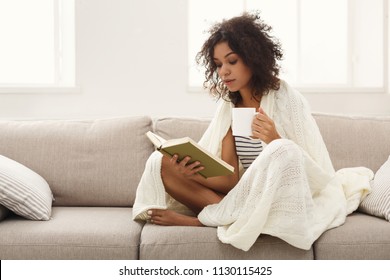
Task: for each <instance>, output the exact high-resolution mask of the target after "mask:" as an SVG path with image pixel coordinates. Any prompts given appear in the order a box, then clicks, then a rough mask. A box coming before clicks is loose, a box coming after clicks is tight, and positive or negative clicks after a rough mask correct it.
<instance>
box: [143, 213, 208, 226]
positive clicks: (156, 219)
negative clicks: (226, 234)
mask: <svg viewBox="0 0 390 280" xmlns="http://www.w3.org/2000/svg"><path fill="white" fill-rule="evenodd" d="M148 215H149V216H150V222H151V223H153V224H156V225H161V226H203V224H202V223H201V222H200V221H199V220H198V218H197V217H191V216H187V215H183V214H179V213H177V212H175V211H172V210H162V209H152V210H149V211H148Z"/></svg>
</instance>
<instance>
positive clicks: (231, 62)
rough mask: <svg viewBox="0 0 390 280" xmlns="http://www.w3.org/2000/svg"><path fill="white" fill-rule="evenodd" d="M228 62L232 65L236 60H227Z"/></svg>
mask: <svg viewBox="0 0 390 280" xmlns="http://www.w3.org/2000/svg"><path fill="white" fill-rule="evenodd" d="M229 63H230V64H231V65H234V64H236V63H237V60H233V61H229Z"/></svg>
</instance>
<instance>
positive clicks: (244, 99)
mask: <svg viewBox="0 0 390 280" xmlns="http://www.w3.org/2000/svg"><path fill="white" fill-rule="evenodd" d="M240 95H241V100H240V102H238V104H237V107H250V108H256V110H257V109H258V108H259V106H260V101H261V96H260V97H257V96H256V97H255V96H253V95H252V93H251V92H240Z"/></svg>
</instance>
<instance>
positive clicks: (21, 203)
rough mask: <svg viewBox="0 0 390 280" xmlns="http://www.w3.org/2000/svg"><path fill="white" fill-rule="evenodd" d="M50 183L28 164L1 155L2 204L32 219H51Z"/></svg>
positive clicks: (0, 194)
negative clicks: (27, 165) (28, 166)
mask: <svg viewBox="0 0 390 280" xmlns="http://www.w3.org/2000/svg"><path fill="white" fill-rule="evenodd" d="M52 201H53V196H52V193H51V190H50V188H49V184H48V183H47V182H46V181H45V179H43V178H42V177H41V176H40V175H38V174H37V173H35V172H34V171H32V170H31V169H29V168H27V167H26V166H24V165H22V164H20V163H18V162H16V161H14V160H12V159H10V158H7V157H5V156H2V155H0V204H1V205H3V206H5V207H7V208H8V209H9V210H11V211H13V212H14V213H16V214H18V215H20V216H22V217H25V218H27V219H30V220H49V219H50V216H51V205H52Z"/></svg>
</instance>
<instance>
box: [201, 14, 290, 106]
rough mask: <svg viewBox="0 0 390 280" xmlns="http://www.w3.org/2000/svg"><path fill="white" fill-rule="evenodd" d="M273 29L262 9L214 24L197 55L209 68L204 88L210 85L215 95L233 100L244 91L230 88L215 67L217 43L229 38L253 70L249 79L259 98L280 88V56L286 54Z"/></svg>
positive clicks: (231, 46)
mask: <svg viewBox="0 0 390 280" xmlns="http://www.w3.org/2000/svg"><path fill="white" fill-rule="evenodd" d="M271 30H272V27H270V26H269V25H267V24H265V23H264V22H263V21H262V20H261V19H260V15H259V12H255V13H253V14H250V13H243V14H242V15H241V16H238V17H234V18H232V19H229V20H223V21H222V22H220V23H217V24H215V25H213V26H212V27H211V28H210V30H209V33H210V37H209V38H208V40H207V41H206V42H205V43H204V44H203V46H202V49H201V51H200V52H199V53H198V54H197V55H196V62H197V63H198V64H199V65H202V66H205V68H206V72H205V82H204V83H203V86H204V88H208V89H209V90H210V93H211V94H212V95H213V96H216V97H218V98H224V99H227V100H229V101H231V102H233V103H234V104H237V103H238V102H240V101H241V95H240V94H237V92H230V91H229V90H228V88H227V87H226V85H225V84H224V83H223V82H222V80H221V79H220V77H219V76H218V73H217V71H216V70H217V66H216V64H215V62H214V47H215V45H217V44H218V43H221V42H227V43H228V45H229V47H230V48H231V49H232V51H234V52H235V53H236V54H237V55H239V56H240V57H241V59H242V60H243V62H244V63H245V64H246V65H247V66H248V67H249V68H250V69H251V71H252V79H251V81H250V83H251V86H252V88H253V89H254V92H253V93H252V94H253V97H254V98H256V99H257V100H260V98H261V96H263V95H265V94H267V93H268V92H269V91H270V90H272V89H274V90H277V89H279V86H280V81H279V78H278V75H279V69H280V66H279V64H278V60H281V59H282V58H283V51H282V49H281V45H280V43H279V41H278V40H276V39H275V38H274V37H272V36H271V35H270V34H269V33H270V31H271Z"/></svg>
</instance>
